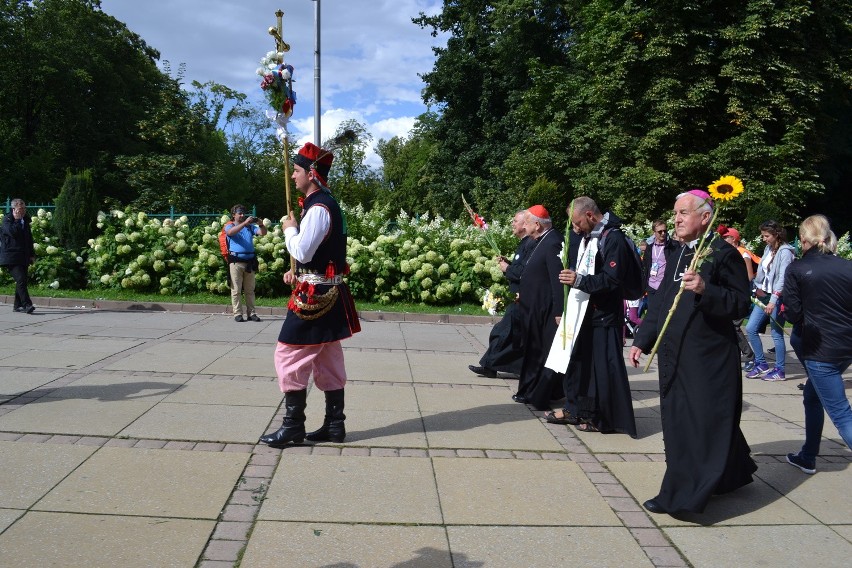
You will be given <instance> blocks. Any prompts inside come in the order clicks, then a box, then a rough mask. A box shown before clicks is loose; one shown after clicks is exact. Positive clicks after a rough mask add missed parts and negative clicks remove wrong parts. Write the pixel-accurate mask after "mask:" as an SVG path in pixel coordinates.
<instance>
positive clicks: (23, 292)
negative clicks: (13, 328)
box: [6, 264, 33, 308]
mask: <svg viewBox="0 0 852 568" xmlns="http://www.w3.org/2000/svg"><path fill="white" fill-rule="evenodd" d="M6 268H7V269H8V270H9V274H11V275H12V278H13V279H14V280H15V307H16V308H26V307H27V306H31V305H32V303H33V302H32V300H30V293H29V292H28V291H27V281H28V280H29V275H28V268H29V266H27V265H26V264H11V265H8V266H6Z"/></svg>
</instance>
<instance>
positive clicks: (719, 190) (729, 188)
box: [707, 176, 745, 201]
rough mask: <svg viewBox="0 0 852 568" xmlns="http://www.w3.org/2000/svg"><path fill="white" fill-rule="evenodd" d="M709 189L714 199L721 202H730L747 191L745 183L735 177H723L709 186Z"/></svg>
mask: <svg viewBox="0 0 852 568" xmlns="http://www.w3.org/2000/svg"><path fill="white" fill-rule="evenodd" d="M707 189H709V190H710V196H711V197H712V198H713V199H717V200H721V201H730V200H732V199H734V198H735V197H736V196H738V195H739V194H741V193H742V192H743V191H744V190H745V188H744V187H743V182H742V181H740V180H739V179H738V178H736V177H734V176H722V177H721V178H719V179H718V180H716V181H714V182H713V183H711V184H710V185H708V186H707Z"/></svg>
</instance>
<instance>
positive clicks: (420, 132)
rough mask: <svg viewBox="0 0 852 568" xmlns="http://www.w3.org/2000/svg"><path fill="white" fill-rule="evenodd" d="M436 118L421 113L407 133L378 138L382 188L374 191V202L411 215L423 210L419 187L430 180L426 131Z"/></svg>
mask: <svg viewBox="0 0 852 568" xmlns="http://www.w3.org/2000/svg"><path fill="white" fill-rule="evenodd" d="M436 118H437V116H436V115H435V114H434V113H424V114H423V115H421V116H420V117H418V119H417V122H416V123H415V126H414V129H413V130H412V131H411V132H410V133H409V135H408V137H406V138H402V137H400V136H394V137H393V138H391V139H390V140H384V139H382V140H379V143H378V144H377V147H376V152H377V153H378V154H379V157H380V158H381V159H382V188H381V190H380V191H379V192H378V193H377V195H376V205H377V206H389V207H390V210H391V211H399V210H403V211H405V212H406V213H408V214H410V215H414V214H417V213H422V212H423V198H422V189H421V188H422V187H423V186H425V185H428V184H429V182H428V180H427V179H426V175H427V173H426V164H427V163H428V161H429V154H430V152H431V150H432V148H433V147H434V142H433V141H432V140H431V138H430V137H429V134H428V132H429V130H430V124H432V123H433V122H434V120H435V119H436Z"/></svg>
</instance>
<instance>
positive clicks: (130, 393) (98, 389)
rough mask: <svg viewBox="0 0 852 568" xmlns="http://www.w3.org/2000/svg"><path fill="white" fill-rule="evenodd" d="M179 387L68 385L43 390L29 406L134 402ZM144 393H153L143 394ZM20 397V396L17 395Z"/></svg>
mask: <svg viewBox="0 0 852 568" xmlns="http://www.w3.org/2000/svg"><path fill="white" fill-rule="evenodd" d="M180 386H181V385H177V384H174V383H160V382H154V381H135V382H127V383H115V384H111V385H79V386H74V385H69V386H64V387H57V388H54V389H49V391H48V389H45V395H46V396H42V397H39V398H36V399H34V400H33V401H32V402H30V404H34V403H39V402H52V401H55V400H68V399H81V400H88V399H91V400H99V401H101V402H117V401H122V400H136V399H141V398H148V397H152V396H154V397H162V396H166V395H169V394H171V393H173V392H174V391H176V390H178V389H179V388H180ZM144 391H153V392H147V393H144V394H143V392H144ZM28 394H30V395H32V394H38V389H36V390H35V391H29V393H28ZM19 396H20V395H19Z"/></svg>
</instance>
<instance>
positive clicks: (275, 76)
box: [257, 51, 296, 119]
mask: <svg viewBox="0 0 852 568" xmlns="http://www.w3.org/2000/svg"><path fill="white" fill-rule="evenodd" d="M257 74H258V75H259V76H260V77H262V80H261V82H260V88H261V89H263V92H264V94H266V99H267V100H268V101H269V104H270V105H272V107H273V108H274V109H275V111H276V112H277V113H279V114H281V115H283V117H284V118H285V119H286V118H290V115H291V114H293V106H294V105H295V104H296V92H295V91H294V90H293V66H292V65H288V64H286V63H284V53H283V52H281V51H270V52H268V53H267V54H266V55H265V56H264V57H263V59H261V60H260V67H258V68H257Z"/></svg>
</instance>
